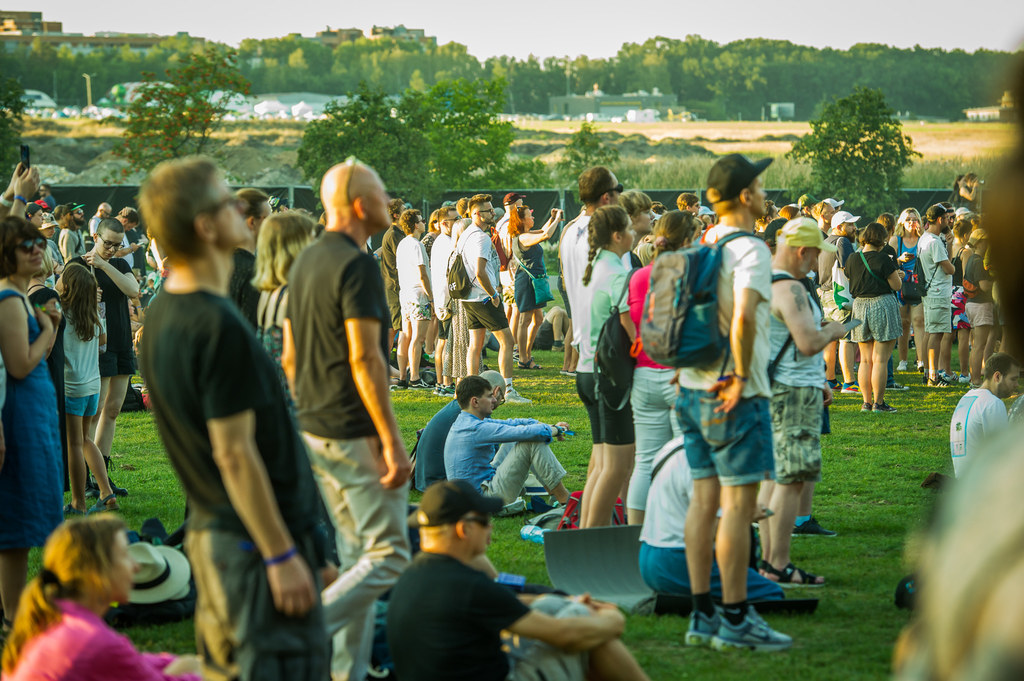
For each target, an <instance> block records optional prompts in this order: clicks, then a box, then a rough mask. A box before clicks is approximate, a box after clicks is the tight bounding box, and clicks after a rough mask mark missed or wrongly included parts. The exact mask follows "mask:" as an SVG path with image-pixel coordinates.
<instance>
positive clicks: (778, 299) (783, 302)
mask: <svg viewBox="0 0 1024 681" xmlns="http://www.w3.org/2000/svg"><path fill="white" fill-rule="evenodd" d="M822 251H826V252H835V251H836V246H834V245H833V244H831V243H829V242H828V241H826V240H825V239H824V237H823V235H822V233H821V230H819V229H818V224H817V223H816V222H815V221H814V220H813V219H812V218H807V217H798V218H795V219H793V220H790V221H789V222H787V223H786V224H785V225H784V226H783V227H782V229H781V230H779V235H778V244H777V246H776V250H775V257H774V258H773V260H772V267H773V271H772V302H771V311H772V318H771V361H770V362H769V364H768V378H769V380H770V381H771V387H772V397H771V415H772V432H773V437H774V450H775V483H774V484H772V483H762V485H761V502H762V503H763V504H764V505H765V506H767V507H768V508H769V509H771V511H772V513H773V514H774V515H772V516H771V517H769V518H766V519H764V520H762V521H761V549H762V552H763V556H764V560H762V561H761V563H760V566H759V567H760V570H761V574H763V575H764V576H765V577H767V578H768V579H770V580H772V581H774V582H778V583H779V584H780V585H781V586H783V587H788V586H823V585H824V584H825V580H824V578H821V577H816V576H815V575H812V574H811V573H809V572H805V571H804V570H801V569H800V568H798V567H795V566H794V565H793V564H792V563H791V562H790V559H789V548H790V541H791V539H792V532H793V523H794V521H795V519H796V515H797V510H798V508H799V506H800V498H801V496H802V494H803V491H804V483H805V482H809V483H815V482H818V481H820V480H821V421H822V414H823V412H824V409H823V406H824V405H827V404H829V403H830V402H831V401H832V390H831V388H830V387H829V385H828V382H827V381H826V380H825V363H824V362H822V361H821V351H822V349H823V348H824V347H825V346H826V345H828V344H829V343H831V342H833V341H835V340H838V339H839V338H842V337H843V335H845V333H846V329H845V328H844V326H843V325H842V324H841V323H839V322H836V321H831V322H828V323H827V324H826V325H825V326H822V309H821V304H820V303H819V301H818V299H817V296H816V295H815V293H814V290H813V284H811V283H810V280H808V279H807V274H808V272H810V271H811V269H813V268H814V265H815V263H816V261H817V260H818V255H819V254H820V253H821V252H822Z"/></svg>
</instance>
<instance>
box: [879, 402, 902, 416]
mask: <svg viewBox="0 0 1024 681" xmlns="http://www.w3.org/2000/svg"><path fill="white" fill-rule="evenodd" d="M874 411H876V412H879V411H880V412H883V413H885V414H895V413H896V411H897V409H896V407H890V406H889V405H888V404H886V403H885V401H884V400H883V401H882V403H881V404H876V405H875V407H874Z"/></svg>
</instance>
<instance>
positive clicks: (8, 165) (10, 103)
mask: <svg viewBox="0 0 1024 681" xmlns="http://www.w3.org/2000/svg"><path fill="white" fill-rule="evenodd" d="M24 94H25V91H24V90H23V89H22V87H21V85H20V84H19V83H18V81H16V80H15V79H13V78H0V170H2V172H3V173H4V174H5V175H8V176H9V174H10V172H11V170H12V169H13V168H14V165H15V164H16V163H17V162H18V158H19V156H18V141H19V140H20V139H21V116H22V113H24V111H25V102H24V100H22V98H21V97H22V95H24Z"/></svg>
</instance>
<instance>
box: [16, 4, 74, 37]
mask: <svg viewBox="0 0 1024 681" xmlns="http://www.w3.org/2000/svg"><path fill="white" fill-rule="evenodd" d="M63 30H64V27H63V25H62V24H61V22H59V21H43V13H42V12H11V11H8V10H4V9H0V34H3V33H7V34H13V35H21V34H32V33H60V32H61V31H63Z"/></svg>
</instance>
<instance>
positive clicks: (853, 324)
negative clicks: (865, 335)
mask: <svg viewBox="0 0 1024 681" xmlns="http://www.w3.org/2000/svg"><path fill="white" fill-rule="evenodd" d="M863 323H864V322H863V321H862V320H860V319H850V321H848V322H843V329H844V330H845V331H852V330H853V329H856V328H857V327H858V326H860V325H861V324H863Z"/></svg>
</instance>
